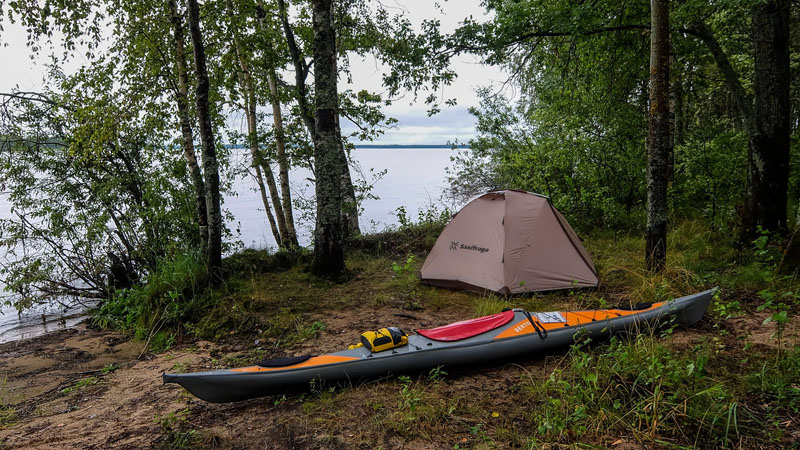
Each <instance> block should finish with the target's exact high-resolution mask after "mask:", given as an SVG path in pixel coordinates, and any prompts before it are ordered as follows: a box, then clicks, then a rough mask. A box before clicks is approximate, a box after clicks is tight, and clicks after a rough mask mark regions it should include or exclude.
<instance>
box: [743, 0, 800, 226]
mask: <svg viewBox="0 0 800 450" xmlns="http://www.w3.org/2000/svg"><path fill="white" fill-rule="evenodd" d="M753 51H754V53H755V86H754V88H755V89H754V92H755V105H754V106H755V107H754V109H753V114H754V115H753V119H752V125H753V129H752V132H751V134H750V152H749V155H748V158H747V160H748V161H747V162H748V164H747V192H746V199H745V209H744V217H743V218H742V225H743V227H742V232H743V236H742V237H743V239H746V240H750V239H752V237H753V236H754V234H755V233H756V228H757V227H758V226H759V225H760V226H762V227H764V228H765V229H768V230H772V231H782V232H785V231H786V230H787V228H788V227H787V224H786V202H787V195H788V189H789V150H790V136H791V127H790V112H791V111H790V93H789V81H790V77H789V0H773V1H770V2H767V3H759V4H758V5H757V6H755V7H754V10H753Z"/></svg>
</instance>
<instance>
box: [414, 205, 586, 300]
mask: <svg viewBox="0 0 800 450" xmlns="http://www.w3.org/2000/svg"><path fill="white" fill-rule="evenodd" d="M421 278H422V281H423V282H425V283H428V284H432V285H436V286H444V287H460V288H464V289H470V290H478V291H485V290H488V291H493V292H497V293H499V294H502V295H510V294H519V293H523V292H536V291H549V290H555V289H568V288H572V287H592V286H597V283H598V279H597V271H596V270H595V268H594V263H593V262H592V258H591V257H590V256H589V252H587V251H586V249H585V248H584V247H583V245H582V244H581V242H580V239H579V238H578V235H577V234H575V231H573V230H572V227H570V226H569V224H568V223H567V221H566V219H564V217H563V216H562V215H561V213H559V212H558V211H557V210H556V209H555V208H554V207H553V206H552V205H551V204H550V201H549V200H548V199H547V197H543V196H541V195H537V194H532V193H529V192H524V191H516V190H506V191H490V192H488V193H486V194H483V195H481V196H480V197H478V198H476V199H474V200H472V201H471V202H469V203H468V204H467V205H466V206H464V207H463V208H462V209H461V211H459V212H458V213H456V215H455V216H453V219H452V220H451V221H450V223H449V224H447V226H446V227H445V229H444V231H442V234H441V235H440V236H439V238H438V239H437V240H436V243H435V244H434V246H433V249H431V252H430V254H429V255H428V257H427V259H425V264H423V266H422V271H421Z"/></svg>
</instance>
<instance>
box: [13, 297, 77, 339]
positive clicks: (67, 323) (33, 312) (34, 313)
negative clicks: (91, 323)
mask: <svg viewBox="0 0 800 450" xmlns="http://www.w3.org/2000/svg"><path fill="white" fill-rule="evenodd" d="M88 306H89V305H87V306H75V307H71V308H63V307H61V306H58V307H52V306H42V307H37V308H33V309H30V310H27V311H25V312H23V313H21V314H18V313H17V310H16V309H14V308H11V307H6V306H4V307H3V308H2V312H3V314H2V315H0V344H2V343H3V342H10V341H16V340H18V339H27V338H31V337H35V336H39V335H42V334H44V333H48V332H50V331H55V330H60V329H64V328H68V327H74V326H75V325H77V324H78V323H80V322H81V321H82V320H83V319H85V318H86V317H87V315H86V314H87V311H88Z"/></svg>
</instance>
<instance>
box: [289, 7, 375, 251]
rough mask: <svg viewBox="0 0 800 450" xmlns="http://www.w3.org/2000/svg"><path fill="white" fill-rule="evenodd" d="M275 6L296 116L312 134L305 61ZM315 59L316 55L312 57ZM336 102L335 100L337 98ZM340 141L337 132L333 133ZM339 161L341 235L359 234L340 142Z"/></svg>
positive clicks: (312, 121)
mask: <svg viewBox="0 0 800 450" xmlns="http://www.w3.org/2000/svg"><path fill="white" fill-rule="evenodd" d="M278 9H279V14H280V17H281V24H282V26H283V32H284V35H285V36H286V42H287V44H288V47H289V56H290V57H291V59H292V63H293V64H294V73H295V83H294V84H295V90H296V95H297V102H298V106H299V109H300V115H301V116H302V118H303V123H305V124H306V128H308V132H309V134H310V135H311V136H312V137H313V136H314V127H315V126H316V125H315V122H314V115H313V112H312V111H311V108H310V107H309V105H308V99H307V96H306V94H307V91H306V78H307V77H308V64H306V62H305V60H304V59H303V56H302V55H301V54H300V50H299V48H298V47H297V41H296V40H295V36H294V30H292V25H291V24H290V23H289V16H288V12H287V6H286V1H285V0H278ZM334 58H336V53H335V49H334ZM314 61H316V57H315V58H314ZM316 73H317V72H316V69H315V70H314V77H315V78H316ZM337 102H338V100H337ZM336 126H337V127H338V126H339V118H338V115H337V118H336ZM337 134H338V135H339V137H340V140H341V132H339V133H337ZM339 164H340V165H341V166H342V168H341V169H340V173H341V178H342V179H341V184H342V196H343V201H344V209H343V210H342V214H343V215H344V216H345V229H344V231H343V232H344V235H345V236H346V237H349V236H356V235H358V234H360V233H361V230H360V227H359V223H358V201H357V199H356V194H355V188H354V187H353V179H352V177H351V176H350V165H349V164H348V161H347V153H346V152H345V150H344V145H343V144H342V143H341V142H340V143H339Z"/></svg>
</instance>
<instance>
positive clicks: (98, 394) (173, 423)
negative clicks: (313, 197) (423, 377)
mask: <svg viewBox="0 0 800 450" xmlns="http://www.w3.org/2000/svg"><path fill="white" fill-rule="evenodd" d="M459 314H460V313H459V311H457V310H454V311H451V312H449V313H447V312H442V311H440V312H437V313H436V314H435V316H436V319H435V322H438V323H442V322H445V323H446V322H448V321H451V320H454V319H457V318H459ZM387 317H391V318H393V319H394V320H393V323H394V324H396V325H399V326H401V327H405V328H407V329H413V328H418V327H420V326H432V325H436V324H437V323H434V319H433V318H431V317H427V316H425V315H424V314H423V313H421V312H410V313H408V314H405V313H397V314H393V313H391V312H387V311H383V312H376V311H375V310H373V309H364V310H362V311H350V312H348V313H345V312H334V313H332V314H331V315H328V316H326V318H325V320H326V324H327V328H326V330H325V331H324V332H322V333H320V335H319V336H318V337H316V338H314V339H311V340H309V341H306V342H304V343H303V344H300V345H298V346H297V347H296V348H295V349H293V350H292V351H288V352H286V351H278V350H275V351H274V352H272V353H270V352H267V353H268V354H267V356H268V357H269V356H285V355H287V354H302V353H307V352H313V353H322V352H326V351H331V350H335V349H339V348H342V347H344V346H346V345H347V344H349V343H352V342H351V341H352V340H353V337H354V336H358V330H363V329H370V328H373V327H375V326H377V325H380V324H381V322H382V320H381V319H384V320H385V319H386V318H387ZM461 317H463V316H461ZM762 320H763V317H761V316H748V317H743V318H738V319H734V320H732V321H730V322H729V323H728V326H730V327H732V328H735V330H732V331H734V332H736V331H741V330H744V329H748V328H750V329H752V330H754V331H755V330H757V331H756V332H754V333H751V334H750V341H751V342H752V343H753V344H755V345H776V344H775V341H774V339H771V335H772V331H770V327H764V326H761V321H762ZM789 325H790V326H789V327H788V329H787V332H786V345H796V344H797V336H798V334H800V329H799V328H800V327H798V325H800V321H797V320H793V321H792V323H791V324H789ZM712 328H713V327H712V326H711V324H710V323H708V322H702V323H701V324H700V326H699V327H698V329H693V330H682V331H680V332H676V336H675V338H674V344H675V345H678V346H681V345H687V346H691V345H693V343H695V342H697V341H699V340H701V339H703V337H704V336H705V337H708V336H711V335H713V334H714V333H716V332H715V331H714V330H713V329H712ZM773 331H774V330H773ZM232 342H233V343H232ZM253 346H254V343H253V342H250V341H249V340H245V339H241V340H239V341H237V340H235V339H234V340H232V341H229V342H228V343H219V344H212V343H209V342H202V341H200V342H188V343H181V344H178V345H176V346H175V347H173V349H172V350H170V351H167V352H165V353H160V354H151V353H147V352H143V343H141V342H137V341H131V340H128V339H126V338H124V337H123V336H121V335H119V334H117V333H113V332H108V331H97V330H92V329H87V328H86V327H85V326H79V327H77V328H73V329H69V330H63V331H59V332H55V333H52V334H48V335H45V336H41V337H38V338H34V339H31V340H26V341H18V342H12V343H7V344H2V345H0V407H1V408H2V409H0V412H2V413H3V416H5V417H6V419H5V420H4V422H5V425H3V424H0V447H3V448H13V449H17V448H32V449H36V448H47V449H52V448H54V447H57V448H59V449H73V448H76V449H77V448H81V449H106V448H151V447H158V446H162V447H163V446H165V443H164V442H165V441H164V440H165V434H167V433H169V432H170V430H173V429H175V430H177V429H192V430H196V431H195V432H196V433H199V434H201V435H202V438H201V439H195V440H194V441H193V442H194V443H195V445H199V446H201V447H203V448H212V447H213V448H276V449H290V448H351V447H358V448H370V444H369V443H368V439H369V437H368V436H367V437H365V436H359V435H354V434H352V433H350V432H348V427H347V424H342V428H341V429H338V430H330V429H327V430H322V429H319V427H318V426H317V424H316V423H315V422H314V419H313V417H314V415H315V414H316V416H317V417H319V416H320V415H321V414H334V415H335V414H336V411H335V410H333V411H329V412H325V411H320V412H314V413H313V414H311V413H309V412H308V411H305V410H304V406H306V405H303V404H302V402H287V403H285V404H284V403H282V402H281V399H277V398H274V397H272V398H265V399H256V400H251V401H246V402H241V403H235V404H222V405H218V404H209V403H205V402H202V401H200V400H197V399H195V398H194V397H192V396H191V395H189V394H188V393H187V392H186V391H184V390H183V389H182V388H180V387H179V386H176V385H163V384H162V383H161V374H162V373H163V372H165V371H170V372H173V371H195V370H205V369H209V368H211V367H212V366H216V365H218V364H220V363H219V360H220V359H221V358H223V357H224V356H225V355H238V356H245V355H247V354H248V351H249V349H251V348H252V347H253ZM273 353H274V354H273ZM554 359H557V358H552V357H537V358H532V359H529V360H521V361H519V362H513V363H504V364H502V365H497V366H494V367H492V366H490V367H483V368H478V369H469V370H466V371H462V372H460V373H458V374H451V375H450V376H449V377H448V382H447V383H445V384H443V385H442V387H441V389H444V390H447V391H448V392H447V393H446V395H448V396H452V398H459V396H461V397H463V398H465V399H466V398H469V399H470V401H476V400H475V399H474V398H472V397H475V396H478V397H480V398H482V399H484V401H485V402H489V403H490V404H492V403H496V404H498V405H502V404H503V403H504V402H512V401H513V398H514V397H513V395H510V394H509V392H508V386H512V385H513V384H514V382H515V381H516V380H519V378H520V376H529V377H534V378H536V377H543V376H546V374H547V373H548V371H549V370H551V369H552V364H553V360H554ZM104 369H105V370H104ZM388 384H389V383H381V382H380V381H376V382H372V383H370V384H368V385H366V386H363V387H361V388H359V389H356V390H350V391H349V393H348V392H345V394H344V395H346V396H347V395H350V396H360V397H358V399H359V401H360V404H361V405H362V407H363V405H365V404H367V403H368V402H365V401H361V400H362V399H363V398H364V397H369V396H371V395H375V396H380V395H381V394H382V393H384V394H385V392H384V391H386V389H395V390H396V389H397V387H396V386H394V387H392V386H386V385H388ZM353 391H357V392H355V393H354V392H353ZM387 392H388V391H387ZM11 411H13V416H10V412H11ZM363 414H364V415H365V420H368V417H367V416H368V415H369V414H370V411H369V410H368V409H367V410H365V411H364V413H363ZM0 417H2V416H0ZM8 417H11V419H9V418H8ZM448 420H452V421H457V420H461V419H459V417H458V416H457V415H456V416H454V417H453V418H451V419H448ZM465 423H467V422H465ZM181 425H186V426H185V427H184V428H180V426H181ZM466 428H468V427H466V426H465V429H466ZM354 429H356V430H358V427H354ZM356 433H358V431H356ZM465 436H466V437H461V436H457V435H451V436H427V437H425V436H423V437H420V438H419V439H416V440H413V441H411V442H408V441H404V440H401V439H400V438H399V437H396V436H395V437H392V436H389V437H387V438H386V440H385V441H384V442H382V445H383V446H384V448H409V449H411V448H453V446H454V443H458V442H460V441H459V439H464V440H466V439H467V438H468V437H469V435H465ZM173 437H174V436H173ZM798 438H800V435H799V436H798ZM365 439H366V440H367V441H366V442H367V443H365ZM616 440H617V438H616V437H609V441H608V444H611V443H612V442H616ZM621 442H622V441H620V443H621ZM198 443H199V444H198ZM620 443H617V444H615V446H614V448H638V447H627V446H626V445H621V444H620ZM373 444H374V443H373ZM172 445H173V446H174V445H175V444H172Z"/></svg>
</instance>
